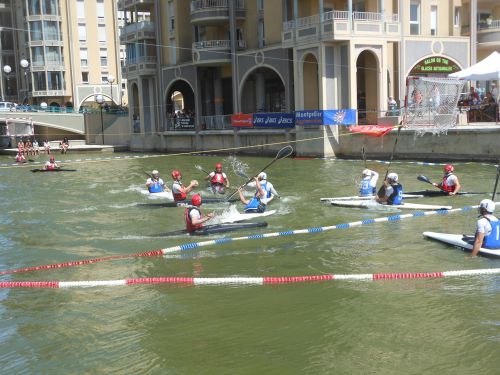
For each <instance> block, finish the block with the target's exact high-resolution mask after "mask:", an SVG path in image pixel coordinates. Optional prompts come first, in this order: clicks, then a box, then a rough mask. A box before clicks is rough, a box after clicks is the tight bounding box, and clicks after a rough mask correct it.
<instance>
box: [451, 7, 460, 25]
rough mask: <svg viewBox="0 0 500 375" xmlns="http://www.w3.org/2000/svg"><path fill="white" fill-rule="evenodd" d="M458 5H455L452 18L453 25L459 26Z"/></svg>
mask: <svg viewBox="0 0 500 375" xmlns="http://www.w3.org/2000/svg"><path fill="white" fill-rule="evenodd" d="M460 11H461V9H460V7H455V17H454V18H453V26H455V27H459V26H460Z"/></svg>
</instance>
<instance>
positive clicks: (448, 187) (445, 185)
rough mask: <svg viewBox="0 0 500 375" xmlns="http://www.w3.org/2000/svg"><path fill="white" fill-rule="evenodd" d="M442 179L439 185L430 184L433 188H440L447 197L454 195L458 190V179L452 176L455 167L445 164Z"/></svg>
mask: <svg viewBox="0 0 500 375" xmlns="http://www.w3.org/2000/svg"><path fill="white" fill-rule="evenodd" d="M443 171H444V177H443V181H442V182H441V183H439V184H437V183H435V182H434V183H432V184H433V185H434V186H435V187H438V188H440V189H441V190H442V191H444V192H447V193H448V195H455V194H457V193H458V191H459V190H460V181H458V177H457V176H455V175H454V174H453V172H454V171H455V167H454V166H453V165H451V164H446V165H445V166H444V170H443Z"/></svg>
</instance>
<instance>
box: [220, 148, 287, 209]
mask: <svg viewBox="0 0 500 375" xmlns="http://www.w3.org/2000/svg"><path fill="white" fill-rule="evenodd" d="M292 153H293V147H292V146H290V145H288V146H285V147H283V148H282V149H281V150H279V151H278V153H277V154H276V156H275V157H274V159H273V160H272V161H271V162H270V163H269V164H267V165H266V166H265V167H264V168H262V169H261V170H260V172H264V171H265V170H266V169H267V168H269V167H270V166H271V165H273V164H274V163H275V162H277V161H278V160H281V159H284V158H286V157H288V156H290V155H291V154H292ZM260 172H259V173H260ZM259 173H257V174H256V175H255V176H252V177H251V178H249V179H248V181H247V182H245V183H244V184H243V185H241V186H240V187H239V188H238V189H236V191H234V192H233V193H231V195H229V196H228V197H227V198H226V201H228V200H229V199H231V198H232V197H233V196H234V195H235V194H236V193H237V192H238V190H239V189H241V188H243V187H244V186H246V185H247V184H248V183H249V182H251V181H252V180H253V179H254V178H255V177H257V176H258V175H259Z"/></svg>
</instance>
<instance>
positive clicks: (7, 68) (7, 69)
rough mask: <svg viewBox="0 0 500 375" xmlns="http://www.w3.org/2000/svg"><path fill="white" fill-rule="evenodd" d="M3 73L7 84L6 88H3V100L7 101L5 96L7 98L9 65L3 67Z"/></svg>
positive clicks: (10, 70)
mask: <svg viewBox="0 0 500 375" xmlns="http://www.w3.org/2000/svg"><path fill="white" fill-rule="evenodd" d="M3 72H4V73H5V81H6V83H7V86H6V88H5V99H7V96H9V78H10V72H12V68H11V67H10V65H4V67H3Z"/></svg>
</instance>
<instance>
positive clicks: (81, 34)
mask: <svg viewBox="0 0 500 375" xmlns="http://www.w3.org/2000/svg"><path fill="white" fill-rule="evenodd" d="M78 40H79V41H80V42H86V41H87V27H86V26H85V24H84V23H79V24H78Z"/></svg>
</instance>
